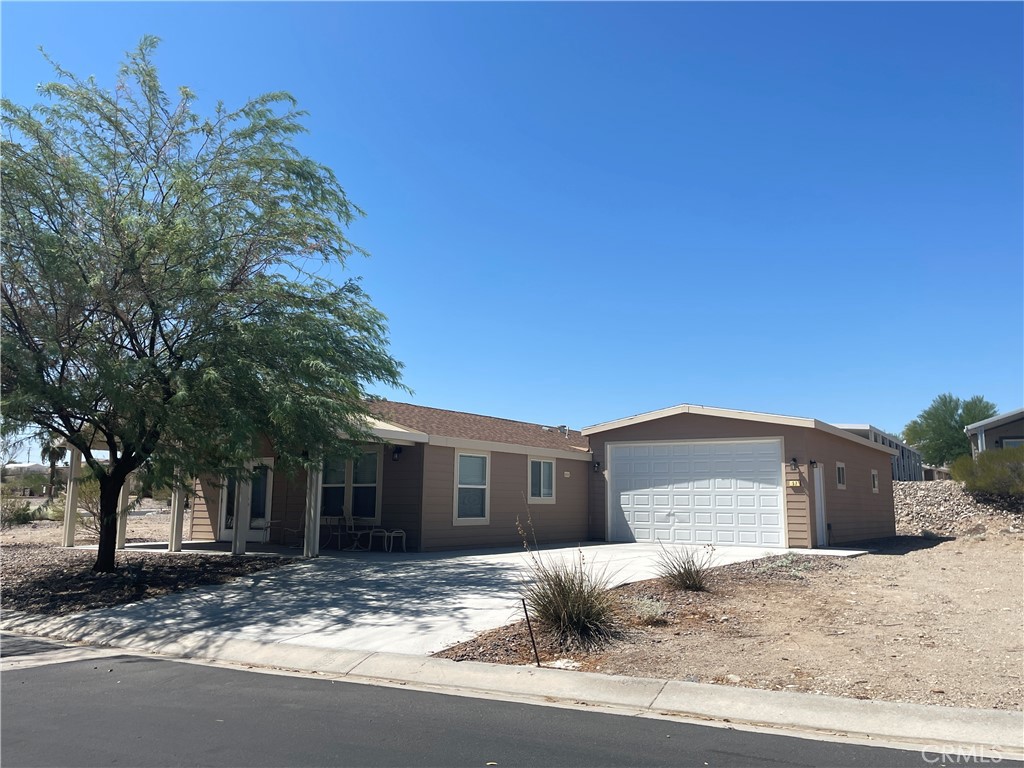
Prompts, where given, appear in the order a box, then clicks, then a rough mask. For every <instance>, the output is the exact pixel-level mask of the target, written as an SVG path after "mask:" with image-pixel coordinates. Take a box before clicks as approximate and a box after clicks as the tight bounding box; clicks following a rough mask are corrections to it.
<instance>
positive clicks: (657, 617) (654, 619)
mask: <svg viewBox="0 0 1024 768" xmlns="http://www.w3.org/2000/svg"><path fill="white" fill-rule="evenodd" d="M633 610H634V611H635V612H636V620H637V622H638V623H640V624H643V625H644V626H645V627H653V626H657V625H660V624H667V623H668V619H666V618H665V613H666V611H667V610H668V608H667V606H666V605H665V604H664V603H663V602H661V600H655V599H653V598H650V597H638V598H635V599H634V600H633Z"/></svg>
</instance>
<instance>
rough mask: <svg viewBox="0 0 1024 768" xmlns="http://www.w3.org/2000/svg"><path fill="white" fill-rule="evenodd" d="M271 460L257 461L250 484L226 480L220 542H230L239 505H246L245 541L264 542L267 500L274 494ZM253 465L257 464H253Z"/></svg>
mask: <svg viewBox="0 0 1024 768" xmlns="http://www.w3.org/2000/svg"><path fill="white" fill-rule="evenodd" d="M273 462H274V460H273V459H272V458H266V459H260V460H259V462H258V466H257V467H256V474H255V476H254V478H253V479H252V481H251V482H249V481H244V480H243V481H237V482H236V481H235V480H233V479H229V480H228V481H227V483H226V484H225V486H224V488H223V490H222V492H221V507H220V512H221V514H220V520H221V525H220V535H219V536H218V538H219V539H220V540H221V541H231V538H232V536H233V535H234V530H235V518H236V517H237V516H238V510H239V505H240V504H245V503H248V505H249V531H248V533H247V534H246V537H245V540H246V541H263V540H264V539H265V534H266V529H267V526H269V525H270V516H271V504H270V496H271V491H272V490H273V480H274V470H273ZM253 463H254V464H255V463H256V462H253Z"/></svg>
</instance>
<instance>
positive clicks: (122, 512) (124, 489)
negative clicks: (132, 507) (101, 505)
mask: <svg viewBox="0 0 1024 768" xmlns="http://www.w3.org/2000/svg"><path fill="white" fill-rule="evenodd" d="M129 484H130V482H129V480H128V478H127V477H126V478H125V479H124V485H122V486H121V495H120V496H118V497H117V549H124V542H125V539H126V538H127V537H128V487H129Z"/></svg>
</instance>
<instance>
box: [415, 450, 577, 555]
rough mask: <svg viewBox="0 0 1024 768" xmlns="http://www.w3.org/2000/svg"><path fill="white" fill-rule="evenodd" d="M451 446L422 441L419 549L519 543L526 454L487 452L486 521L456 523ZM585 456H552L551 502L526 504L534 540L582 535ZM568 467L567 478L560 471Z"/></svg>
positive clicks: (523, 514)
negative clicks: (518, 528)
mask: <svg viewBox="0 0 1024 768" xmlns="http://www.w3.org/2000/svg"><path fill="white" fill-rule="evenodd" d="M456 453H457V450H456V449H455V448H444V447H439V446H432V445H428V446H424V462H423V518H422V519H423V530H422V540H421V547H420V548H421V549H422V550H423V551H431V550H441V549H469V548H476V547H519V546H522V544H523V539H522V536H520V534H519V531H518V530H517V528H516V518H517V517H518V518H519V519H520V521H521V522H522V524H523V526H524V527H526V517H527V502H526V494H527V492H528V489H529V485H528V472H529V463H528V462H529V457H528V456H527V455H526V454H516V453H503V452H499V451H491V453H490V462H489V471H490V478H489V489H490V502H489V509H490V515H489V517H490V520H489V522H488V523H487V524H485V525H455V524H454V522H453V520H452V515H453V510H454V506H455V455H456ZM589 471H590V463H589V462H588V461H571V460H568V459H555V503H554V504H533V505H530V507H529V512H530V517H531V519H532V521H533V532H534V534H535V535H536V539H537V543H539V544H548V543H556V542H578V541H583V540H585V539H586V538H587V485H588V479H587V475H588V473H589ZM566 472H568V473H569V477H565V476H564V473H566Z"/></svg>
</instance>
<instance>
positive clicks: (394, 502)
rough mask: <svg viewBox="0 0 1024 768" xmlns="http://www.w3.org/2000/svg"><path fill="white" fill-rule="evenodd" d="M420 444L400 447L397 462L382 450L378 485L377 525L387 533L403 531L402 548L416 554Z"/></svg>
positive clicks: (419, 532) (419, 530)
mask: <svg viewBox="0 0 1024 768" xmlns="http://www.w3.org/2000/svg"><path fill="white" fill-rule="evenodd" d="M424 448H425V446H423V445H413V446H403V447H402V453H401V454H400V455H399V457H398V461H392V460H391V451H390V450H387V449H385V450H384V456H383V459H384V473H383V476H382V480H381V484H382V485H383V488H382V489H381V493H382V496H381V509H380V524H381V527H382V528H387V529H388V530H389V531H390V530H394V529H396V528H399V529H401V530H403V531H405V546H406V549H407V550H408V551H410V552H417V551H419V549H420V547H421V545H422V542H423V531H422V526H421V518H422V515H421V511H422V507H423V457H424Z"/></svg>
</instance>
